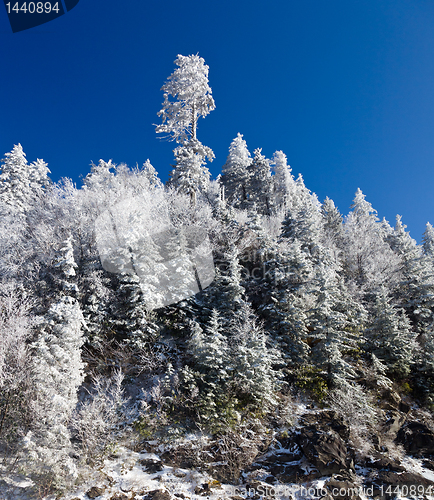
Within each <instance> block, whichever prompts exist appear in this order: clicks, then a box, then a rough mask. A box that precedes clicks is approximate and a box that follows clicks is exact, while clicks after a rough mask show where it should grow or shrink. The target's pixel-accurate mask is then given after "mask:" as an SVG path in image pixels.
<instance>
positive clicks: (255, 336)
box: [231, 303, 279, 406]
mask: <svg viewBox="0 0 434 500" xmlns="http://www.w3.org/2000/svg"><path fill="white" fill-rule="evenodd" d="M231 326H232V328H231V329H232V331H233V334H232V336H231V347H232V358H233V367H234V385H235V388H236V392H237V393H238V394H239V397H240V398H245V399H247V401H249V400H253V402H255V403H261V404H262V405H264V406H270V405H273V404H275V403H276V400H275V397H274V392H275V389H276V383H277V373H276V372H275V371H274V370H273V365H274V364H276V363H277V362H278V361H279V355H278V353H277V351H276V350H275V349H274V348H273V347H272V346H271V345H268V341H269V339H268V336H267V335H266V333H265V332H264V330H263V328H262V326H261V325H260V324H258V321H257V317H256V315H255V313H254V311H253V309H252V308H251V307H250V306H249V304H247V303H244V304H243V306H242V308H241V311H240V315H239V316H238V317H237V318H235V319H234V322H233V324H232V325H231Z"/></svg>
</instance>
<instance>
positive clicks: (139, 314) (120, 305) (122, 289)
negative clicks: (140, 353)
mask: <svg viewBox="0 0 434 500" xmlns="http://www.w3.org/2000/svg"><path fill="white" fill-rule="evenodd" d="M142 286H143V285H142V283H141V281H140V278H139V277H138V276H137V274H129V273H121V274H120V276H119V287H118V298H117V302H116V303H115V304H114V307H113V313H114V314H113V319H112V326H113V328H114V330H115V331H116V333H117V335H118V337H119V338H120V339H121V340H123V341H124V342H126V343H128V344H131V345H132V346H133V347H137V348H139V349H146V348H148V347H149V346H150V345H152V344H153V343H154V342H155V340H156V338H157V337H158V331H159V329H158V327H157V325H156V324H155V322H154V321H153V316H152V313H151V311H152V308H151V307H149V306H148V303H147V301H146V298H145V293H144V291H143V289H142Z"/></svg>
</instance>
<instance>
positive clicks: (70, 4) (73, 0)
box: [64, 0, 80, 12]
mask: <svg viewBox="0 0 434 500" xmlns="http://www.w3.org/2000/svg"><path fill="white" fill-rule="evenodd" d="M79 1H80V0H64V2H65V7H66V10H67V11H68V12H69V11H70V10H71V9H73V8H74V7H75V6H76V5H77V4H78V2H79Z"/></svg>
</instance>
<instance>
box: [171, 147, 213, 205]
mask: <svg viewBox="0 0 434 500" xmlns="http://www.w3.org/2000/svg"><path fill="white" fill-rule="evenodd" d="M174 153H175V168H174V169H173V170H172V172H171V173H170V181H169V185H172V186H174V187H175V188H176V189H177V190H178V191H180V192H181V193H185V194H189V195H190V198H191V201H192V203H193V204H195V203H196V192H197V191H198V190H199V191H206V190H207V189H208V186H209V179H210V175H211V174H210V172H209V170H208V168H207V167H206V166H205V156H204V154H205V152H204V148H203V146H202V144H201V143H200V142H199V141H198V140H197V139H192V140H190V142H189V143H188V144H187V145H182V146H179V147H177V148H176V149H175V150H174Z"/></svg>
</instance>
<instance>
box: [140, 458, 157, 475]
mask: <svg viewBox="0 0 434 500" xmlns="http://www.w3.org/2000/svg"><path fill="white" fill-rule="evenodd" d="M139 463H140V465H141V466H143V467H144V468H145V471H146V472H149V473H150V474H154V473H155V472H160V471H162V470H163V464H162V463H161V462H160V461H159V460H154V459H152V458H144V459H142V460H140V461H139Z"/></svg>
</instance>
